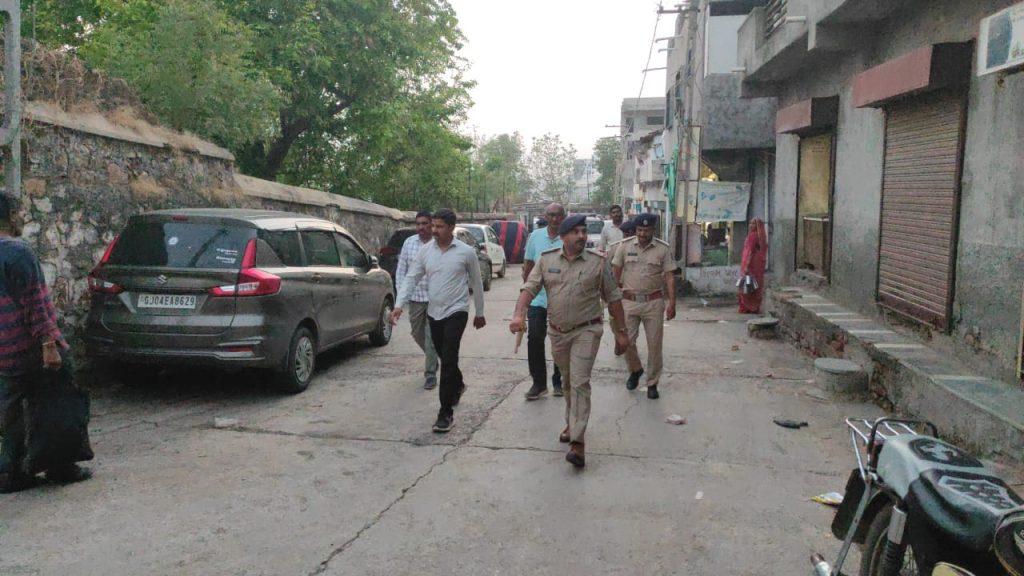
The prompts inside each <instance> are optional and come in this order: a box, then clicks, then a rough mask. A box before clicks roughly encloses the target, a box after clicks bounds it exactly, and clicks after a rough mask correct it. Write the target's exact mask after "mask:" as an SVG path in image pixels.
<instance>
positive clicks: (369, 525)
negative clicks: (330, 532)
mask: <svg viewBox="0 0 1024 576" xmlns="http://www.w3.org/2000/svg"><path fill="white" fill-rule="evenodd" d="M458 449H459V445H458V444H456V445H454V446H451V447H450V448H449V449H448V450H445V453H444V454H442V455H441V458H440V459H439V460H438V461H437V462H434V463H433V464H431V466H430V468H427V471H426V472H424V473H423V474H420V475H419V476H418V477H416V479H415V480H413V481H412V484H409V485H408V486H406V487H405V488H402V492H401V493H400V494H399V495H398V497H397V498H395V499H394V500H392V501H391V502H390V503H389V504H388V505H387V506H385V507H384V509H383V510H381V511H380V512H378V513H377V514H376V515H375V516H374V517H373V518H372V519H371V520H370V521H369V522H367V523H365V524H363V527H362V528H360V529H359V530H358V531H357V532H356V533H355V535H353V536H352V537H351V538H349V539H348V540H346V541H345V542H343V543H342V544H341V545H340V546H338V547H336V548H335V549H334V550H331V553H330V554H328V555H327V558H325V559H324V560H323V561H322V562H320V564H319V565H318V566H317V568H316V570H313V571H312V572H310V573H309V576H317V575H318V574H323V573H324V572H326V571H327V568H328V567H329V566H330V564H331V561H333V560H334V559H335V558H336V557H338V556H339V555H341V554H344V553H345V551H346V550H348V549H349V547H351V546H352V545H353V544H355V543H356V541H357V540H359V539H360V538H362V536H363V534H365V533H366V532H367V531H368V530H370V529H371V528H373V527H374V526H376V525H377V523H378V522H380V521H381V519H382V518H384V515H385V514H387V513H388V512H390V511H391V509H392V508H394V507H395V505H397V504H398V503H399V502H401V501H402V500H404V499H405V495H406V494H408V493H409V492H410V491H411V490H412V489H413V488H415V487H416V486H417V485H418V484H419V483H420V481H422V480H423V479H424V478H426V477H427V476H430V475H431V474H432V473H433V472H434V470H435V469H436V468H437V467H438V466H441V465H442V464H444V463H445V462H447V460H448V456H449V455H450V454H452V453H453V452H455V451H456V450H458Z"/></svg>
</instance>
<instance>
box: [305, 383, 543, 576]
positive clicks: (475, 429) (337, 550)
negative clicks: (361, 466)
mask: <svg viewBox="0 0 1024 576" xmlns="http://www.w3.org/2000/svg"><path fill="white" fill-rule="evenodd" d="M525 381H527V379H525V378H520V379H517V380H513V381H512V386H510V387H509V389H508V391H507V392H505V394H504V395H502V396H501V398H500V399H499V400H498V401H497V402H495V403H494V404H493V405H492V406H491V407H489V408H487V409H486V410H485V411H484V417H483V418H481V419H480V422H479V423H477V425H476V426H474V427H473V429H472V431H471V432H470V433H469V434H468V435H467V436H466V437H465V438H463V439H462V440H459V441H458V442H456V443H455V444H454V445H449V446H451V447H450V448H449V449H448V450H446V451H445V453H444V454H443V455H441V458H440V460H438V461H437V462H434V463H433V464H432V465H431V466H430V468H428V469H427V471H426V472H424V473H423V474H421V475H419V476H418V477H416V479H415V480H413V481H412V483H411V484H409V485H408V486H406V487H405V488H403V489H402V491H401V493H400V494H399V495H398V497H397V498H395V499H394V500H392V501H391V502H390V503H389V504H388V505H387V506H385V507H384V509H382V510H381V511H380V512H378V513H377V514H376V515H375V516H374V517H373V518H372V519H371V520H370V521H369V522H367V523H366V524H364V525H363V527H362V528H360V529H359V530H358V531H357V532H356V533H355V535H353V536H352V537H351V538H349V539H348V540H346V541H345V542H343V543H342V544H341V545H340V546H338V547H336V548H334V549H333V550H332V551H331V553H330V554H328V556H327V558H325V559H324V560H323V561H322V562H320V564H319V566H317V568H316V570H314V571H312V572H310V573H309V576H317V575H319V574H323V573H324V572H326V571H327V568H328V567H329V566H330V563H331V562H332V561H333V560H334V559H335V558H337V557H338V556H339V555H341V554H343V553H345V551H346V550H348V549H349V548H350V547H351V546H352V545H353V544H355V543H356V541H358V540H359V538H361V537H362V536H363V534H365V533H366V532H367V531H369V530H370V529H371V528H373V527H374V526H376V525H377V523H378V522H380V521H381V520H382V519H383V518H384V515H385V514H387V513H388V512H389V511H390V510H391V509H392V508H394V507H395V506H396V505H397V504H398V503H399V502H401V501H402V500H404V499H405V496H406V495H407V494H408V493H409V492H411V491H412V490H413V489H414V488H416V486H417V485H418V484H419V483H420V482H421V481H422V480H423V479H425V478H426V477H427V476H430V475H431V474H432V473H433V472H434V470H436V469H437V468H438V467H439V466H441V465H443V464H445V463H446V462H447V461H448V457H449V456H450V455H452V454H454V453H455V452H456V451H457V450H459V448H462V447H463V446H466V445H468V444H469V442H470V440H472V439H473V436H475V435H476V433H477V432H478V431H479V430H480V429H481V428H483V426H484V425H485V424H486V423H487V421H488V420H489V419H490V417H491V414H492V413H493V412H494V411H495V410H496V409H497V408H498V407H499V406H501V405H502V404H504V403H505V401H506V400H508V398H509V397H510V396H511V395H512V392H513V391H514V390H515V389H516V388H518V387H519V385H520V384H522V383H523V382H525ZM285 435H290V433H285ZM392 442H394V440H392ZM406 443H407V444H412V443H411V442H407V441H406ZM413 445H416V444H413Z"/></svg>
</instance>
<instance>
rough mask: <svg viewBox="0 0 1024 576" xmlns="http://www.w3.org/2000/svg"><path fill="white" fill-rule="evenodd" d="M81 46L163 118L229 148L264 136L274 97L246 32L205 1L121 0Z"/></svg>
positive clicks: (91, 60) (85, 55) (270, 121)
mask: <svg viewBox="0 0 1024 576" xmlns="http://www.w3.org/2000/svg"><path fill="white" fill-rule="evenodd" d="M103 12H104V21H103V24H102V25H99V26H96V27H95V28H94V29H93V30H92V32H91V33H90V34H89V35H88V36H87V37H86V39H85V42H84V44H83V45H82V46H81V48H80V49H79V53H80V55H81V56H82V58H83V59H84V60H85V61H86V62H87V63H88V64H90V65H91V66H92V67H94V68H96V69H99V70H102V71H104V72H106V73H107V74H109V75H112V76H117V77H120V78H123V79H125V80H126V81H127V82H128V83H129V84H130V85H131V86H132V87H133V88H135V90H136V91H137V92H138V94H139V97H140V99H141V100H142V102H143V103H144V104H145V106H146V108H147V109H149V110H150V111H151V112H153V113H154V114H156V115H157V116H158V117H159V118H160V119H161V120H162V121H163V122H164V123H165V124H167V125H168V126H170V127H172V128H175V129H177V130H188V131H191V132H194V133H196V134H198V135H200V136H202V137H204V138H208V139H211V140H213V141H215V142H217V143H218V144H221V145H223V146H227V147H229V148H235V149H237V148H238V147H240V146H242V145H244V144H246V143H248V142H252V141H254V140H258V139H261V138H265V137H266V136H267V135H269V134H270V133H271V131H272V130H273V128H274V112H275V110H276V109H277V107H278V103H279V101H280V98H279V94H278V92H277V89H276V88H275V87H274V85H273V84H271V83H270V79H269V78H268V75H267V74H266V73H265V72H263V71H262V70H260V69H258V68H257V67H256V66H255V65H254V64H253V62H252V61H251V60H249V58H248V55H249V53H250V52H251V51H252V49H253V44H252V39H253V35H252V33H251V32H250V31H249V30H248V29H247V28H246V27H244V26H241V25H239V24H238V23H236V22H235V21H234V20H232V19H231V17H230V16H229V15H228V14H227V13H225V12H224V11H223V10H221V9H220V7H219V6H217V5H216V4H214V3H213V2H212V1H211V0H165V1H163V2H160V3H156V2H148V1H135V2H122V3H120V6H114V5H112V4H110V5H108V6H107V7H106V8H105V9H104V11H103Z"/></svg>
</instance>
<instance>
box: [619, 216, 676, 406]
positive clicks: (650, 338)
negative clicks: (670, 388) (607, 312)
mask: <svg viewBox="0 0 1024 576" xmlns="http://www.w3.org/2000/svg"><path fill="white" fill-rule="evenodd" d="M634 222H635V223H636V236H635V237H634V238H630V239H628V240H623V241H622V243H621V244H620V245H619V246H618V250H617V251H616V252H615V257H614V259H613V260H612V269H613V270H614V272H615V278H616V280H617V281H618V283H619V286H621V287H622V299H623V301H624V302H623V308H624V309H625V312H626V330H627V331H628V333H629V343H630V347H631V348H632V354H630V353H629V350H627V352H626V362H627V364H629V372H630V374H629V379H628V380H626V388H627V389H628V390H635V389H636V387H637V386H638V385H639V384H640V377H641V376H643V374H644V368H643V365H642V364H641V363H640V358H639V355H637V353H636V339H637V337H638V336H639V335H640V324H641V323H642V324H643V325H644V334H645V335H646V337H647V369H648V372H647V397H648V398H651V399H656V398H658V396H659V394H658V381H659V379H660V378H661V368H662V352H661V346H662V339H663V337H664V324H663V321H662V318H664V319H665V320H671V319H673V318H675V317H676V290H675V277H674V276H673V275H672V273H673V272H675V269H676V263H675V260H674V259H673V258H672V253H671V250H670V249H669V246H668V244H666V243H665V242H663V241H661V240H658V239H656V238H655V237H654V230H655V226H657V224H658V217H657V215H655V214H641V215H639V216H637V217H636V218H635V219H634Z"/></svg>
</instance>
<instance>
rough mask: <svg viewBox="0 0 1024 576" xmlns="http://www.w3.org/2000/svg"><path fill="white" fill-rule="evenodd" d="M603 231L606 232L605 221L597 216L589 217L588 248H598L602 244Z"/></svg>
mask: <svg viewBox="0 0 1024 576" xmlns="http://www.w3.org/2000/svg"><path fill="white" fill-rule="evenodd" d="M602 230H604V220H601V219H600V218H598V217H597V216H587V248H597V246H598V244H600V243H601V231H602Z"/></svg>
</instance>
